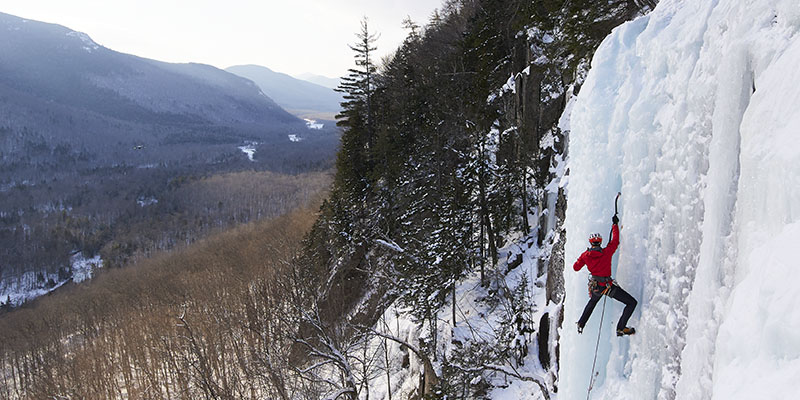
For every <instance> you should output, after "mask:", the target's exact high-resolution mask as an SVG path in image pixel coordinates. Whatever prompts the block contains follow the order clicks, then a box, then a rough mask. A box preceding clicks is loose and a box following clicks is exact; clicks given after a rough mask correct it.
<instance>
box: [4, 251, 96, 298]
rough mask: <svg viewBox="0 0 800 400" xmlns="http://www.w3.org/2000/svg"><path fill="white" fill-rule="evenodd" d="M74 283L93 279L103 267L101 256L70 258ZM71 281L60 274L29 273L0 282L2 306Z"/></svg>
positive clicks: (54, 288) (43, 292)
mask: <svg viewBox="0 0 800 400" xmlns="http://www.w3.org/2000/svg"><path fill="white" fill-rule="evenodd" d="M70 266H71V271H72V281H73V282H75V283H78V282H83V281H85V280H87V279H89V278H91V277H92V274H93V273H94V270H95V269H98V268H102V267H103V260H101V259H100V256H99V255H97V256H94V257H92V258H86V257H84V255H83V254H82V253H80V252H78V253H76V254H74V255H73V256H72V257H71V258H70ZM68 281H69V279H65V280H60V278H59V274H58V273H53V274H37V273H36V272H27V273H25V274H23V275H22V276H19V277H15V278H7V279H4V280H2V281H0V304H5V303H10V304H11V305H13V306H19V305H20V304H22V303H24V302H26V301H29V300H32V299H35V298H37V297H39V296H43V295H45V294H47V293H50V292H52V291H53V290H56V289H58V288H59V287H61V286H63V285H64V284H65V283H67V282H68Z"/></svg>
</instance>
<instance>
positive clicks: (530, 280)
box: [361, 238, 559, 400]
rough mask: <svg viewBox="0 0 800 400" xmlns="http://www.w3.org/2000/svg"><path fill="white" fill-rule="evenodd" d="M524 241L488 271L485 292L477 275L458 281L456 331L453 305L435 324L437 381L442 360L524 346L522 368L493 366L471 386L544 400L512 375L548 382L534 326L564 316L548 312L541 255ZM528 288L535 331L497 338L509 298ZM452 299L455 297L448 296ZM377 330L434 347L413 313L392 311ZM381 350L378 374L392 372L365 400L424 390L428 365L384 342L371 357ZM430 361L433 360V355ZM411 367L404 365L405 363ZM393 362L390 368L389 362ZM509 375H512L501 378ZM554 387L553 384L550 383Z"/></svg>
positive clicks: (512, 398) (515, 398)
mask: <svg viewBox="0 0 800 400" xmlns="http://www.w3.org/2000/svg"><path fill="white" fill-rule="evenodd" d="M524 240H525V238H515V240H512V241H511V244H510V245H509V246H507V247H506V248H503V249H500V250H499V254H500V259H501V261H500V263H499V264H498V265H497V267H495V268H492V267H488V268H487V278H486V281H487V282H489V284H488V285H487V286H485V287H484V286H481V280H480V272H479V271H477V270H476V271H473V273H471V274H470V275H469V276H467V277H466V278H464V279H463V280H461V281H459V284H458V285H457V287H456V325H455V328H453V324H452V303H449V301H448V304H446V305H445V306H444V307H443V308H442V309H440V310H439V313H438V316H437V323H436V325H437V326H436V329H435V332H436V335H437V337H436V339H435V342H436V343H437V354H438V355H439V357H440V358H439V359H438V360H432V362H433V366H434V369H435V370H436V373H437V375H439V376H441V372H442V371H441V368H442V366H441V362H442V358H441V357H446V358H447V359H449V360H451V361H450V362H451V363H452V360H453V359H454V352H455V351H457V350H460V349H469V347H470V346H472V347H473V348H474V350H475V351H476V352H477V353H482V352H487V350H488V349H487V348H486V346H503V347H505V346H509V345H510V344H511V343H509V342H513V341H518V343H520V346H519V347H518V348H519V349H522V348H523V347H524V348H526V349H527V355H525V356H522V357H521V362H517V361H516V360H510V361H509V362H507V363H505V364H491V365H490V367H491V368H494V370H484V371H483V372H482V373H477V374H476V377H475V378H474V379H473V381H472V382H471V384H472V385H473V386H475V385H479V384H481V383H482V382H481V381H482V380H483V379H488V381H489V382H487V383H490V384H491V386H492V387H491V388H490V389H489V393H487V395H488V396H489V398H492V399H496V400H519V399H530V400H539V399H543V398H544V397H543V396H542V394H541V390H540V389H539V387H538V386H537V385H536V384H534V383H532V382H530V381H524V380H521V379H518V378H516V377H514V376H512V375H510V374H515V375H519V376H522V377H525V378H533V379H538V380H541V381H548V379H549V378H548V376H547V372H546V371H545V370H543V369H542V367H541V365H540V363H539V360H538V354H539V353H538V351H539V350H538V347H537V343H536V332H535V331H534V329H533V328H534V325H535V324H534V323H533V321H537V322H538V321H539V319H540V318H541V316H542V314H544V313H545V312H549V313H550V315H554V314H556V313H558V312H559V310H557V309H555V308H556V307H557V306H553V305H550V306H549V307H545V306H544V304H546V299H545V290H544V285H545V280H546V278H547V276H546V275H542V276H540V277H538V278H537V270H538V267H537V262H538V258H539V255H540V252H539V249H537V248H536V246H531V247H529V246H528V244H526V243H522V244H520V242H522V241H524ZM380 242H382V245H383V246H386V247H390V248H395V249H398V250H399V248H397V247H396V246H397V245H395V244H393V243H387V242H384V241H380ZM518 255H519V256H520V257H521V261H522V262H521V263H520V264H519V265H518V266H517V267H515V268H514V269H513V270H511V271H509V272H508V273H507V274H506V273H504V272H501V271H506V270H507V268H508V265H507V261H508V260H509V259H512V258H516V257H517V256H518ZM521 285H524V286H525V290H526V292H525V293H527V299H526V300H527V301H528V302H529V305H530V306H532V307H530V308H528V307H526V310H525V313H526V319H527V323H526V324H525V326H526V327H528V328H531V329H530V330H527V329H523V330H522V331H517V332H513V329H512V332H511V333H512V334H511V335H510V337H505V338H503V337H498V332H499V331H500V328H501V324H502V320H503V319H504V317H505V318H508V317H509V316H510V315H511V314H513V310H512V305H511V304H510V303H509V301H508V300H509V295H510V294H511V292H513V291H515V290H517V291H518V290H521ZM448 299H450V297H449V296H448ZM375 329H376V330H377V331H379V332H381V333H384V334H388V335H390V336H393V337H396V338H399V339H401V340H402V341H403V342H405V343H409V344H411V345H414V346H419V343H420V341H421V340H422V341H425V342H427V343H432V342H433V340H434V339H433V338H432V337H431V330H430V326H428V324H420V323H415V322H414V321H413V320H412V319H411V317H410V310H407V309H403V308H399V307H397V306H392V307H390V308H389V309H388V310H386V312H385V313H384V314H383V317H382V318H380V320H379V322H378V324H377V325H376V326H375ZM381 346H387V349H388V351H386V353H385V354H383V355H381V356H380V357H378V359H377V361H376V364H377V365H379V368H381V369H383V368H386V365H387V364H388V369H389V371H390V375H391V376H390V377H389V378H387V376H386V375H385V374H375V375H374V376H373V378H372V379H371V380H370V382H369V391H368V393H369V394H368V395H367V392H366V391H365V392H364V393H362V395H361V398H367V396H368V397H369V398H370V399H377V400H385V399H388V398H389V395H388V392H389V388H390V387H391V392H392V398H400V399H405V398H409V396H411V395H412V394H413V393H416V391H417V390H418V388H419V384H420V380H421V377H422V374H423V363H422V360H420V359H419V358H418V357H416V356H415V354H414V353H413V351H409V350H407V349H406V348H404V347H402V346H401V345H400V344H398V343H396V342H392V341H387V340H385V339H383V338H381V337H376V338H374V339H373V340H372V342H371V345H370V348H371V349H372V350H371V352H374V353H378V354H380V353H381V352H382V350H381V349H382V347H381ZM429 356H431V355H429ZM404 359H405V360H406V364H405V365H404V361H403V360H404ZM387 360H388V362H387ZM499 370H502V371H508V372H509V373H510V374H507V373H504V372H500V371H499ZM548 384H550V385H552V382H549V381H548Z"/></svg>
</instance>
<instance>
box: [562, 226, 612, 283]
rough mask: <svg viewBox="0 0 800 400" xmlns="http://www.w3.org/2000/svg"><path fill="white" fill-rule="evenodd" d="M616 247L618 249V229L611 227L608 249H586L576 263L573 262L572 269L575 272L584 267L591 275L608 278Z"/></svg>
mask: <svg viewBox="0 0 800 400" xmlns="http://www.w3.org/2000/svg"><path fill="white" fill-rule="evenodd" d="M617 247H619V227H617V226H616V225H613V226H612V227H611V242H609V243H608V247H606V248H605V249H601V250H592V249H588V250H586V251H584V252H583V254H581V256H580V257H578V261H575V264H574V265H573V266H572V268H573V269H574V270H575V271H580V270H581V268H583V266H584V265H586V266H587V267H588V268H589V272H591V273H592V275H594V276H604V277H610V276H611V257H612V256H613V255H614V252H615V251H617Z"/></svg>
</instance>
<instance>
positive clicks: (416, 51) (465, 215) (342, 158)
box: [307, 1, 655, 399]
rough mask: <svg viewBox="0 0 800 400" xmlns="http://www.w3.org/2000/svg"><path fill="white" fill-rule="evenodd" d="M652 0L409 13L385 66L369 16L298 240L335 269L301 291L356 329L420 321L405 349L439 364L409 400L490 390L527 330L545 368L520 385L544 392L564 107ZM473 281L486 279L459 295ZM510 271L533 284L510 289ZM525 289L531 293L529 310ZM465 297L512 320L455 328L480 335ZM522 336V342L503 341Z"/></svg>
mask: <svg viewBox="0 0 800 400" xmlns="http://www.w3.org/2000/svg"><path fill="white" fill-rule="evenodd" d="M654 6H655V4H653V3H650V2H633V1H611V2H603V3H596V2H583V1H572V2H547V1H545V2H525V1H449V2H446V3H445V4H444V5H443V7H442V9H441V10H440V12H439V13H438V14H436V15H435V16H434V17H433V18H432V20H431V21H430V23H429V24H428V25H426V26H424V27H422V26H419V25H417V24H415V23H414V22H412V21H407V23H406V27H407V29H408V37H407V39H406V40H405V42H404V43H403V45H402V46H401V47H400V48H399V49H397V51H396V52H395V54H394V56H393V57H392V58H391V60H389V61H388V62H387V63H386V64H384V65H378V64H377V63H376V60H375V59H374V50H375V49H374V47H373V40H372V39H373V37H374V36H373V31H372V27H370V26H367V24H366V21H365V23H364V25H363V26H362V30H361V32H360V36H359V39H360V40H359V42H358V44H357V45H356V46H355V50H356V53H355V60H356V65H357V66H356V68H354V69H353V70H352V71H351V74H350V76H349V77H347V78H346V79H345V80H344V83H343V84H342V86H341V87H340V88H341V89H342V90H344V91H345V92H346V93H345V94H346V99H347V100H348V101H347V102H346V103H345V109H344V111H343V112H342V115H341V116H340V117H341V119H340V122H339V123H340V125H341V126H342V127H343V128H344V133H343V136H342V148H341V150H340V152H339V154H338V158H337V174H336V178H335V182H334V186H333V188H332V193H331V197H330V199H329V200H328V201H327V202H326V203H325V204H324V205H323V208H322V212H323V214H322V216H321V218H320V219H319V221H317V224H316V225H315V228H314V230H313V231H312V233H311V236H310V241H309V246H310V248H309V252H308V257H309V258H310V261H309V262H308V263H307V264H308V265H310V266H313V267H314V268H316V270H315V272H314V273H315V274H323V275H329V276H330V278H329V279H328V280H327V284H326V286H325V290H323V291H322V292H321V293H320V294H319V297H318V299H317V300H316V301H314V302H312V304H314V305H315V307H319V309H320V315H325V316H330V317H329V318H330V320H329V321H328V323H330V324H331V325H332V326H336V327H337V328H335V329H345V330H347V329H353V330H357V329H355V328H353V326H356V325H362V324H363V325H368V326H372V325H374V324H375V323H376V322H377V321H378V320H379V319H380V320H384V319H385V318H387V317H386V315H383V314H384V311H386V307H387V306H388V305H389V304H394V307H399V308H397V309H398V310H400V312H402V313H404V314H406V315H408V316H410V317H411V320H412V321H414V323H415V324H416V329H415V331H416V332H422V333H421V334H418V335H421V336H420V337H419V338H417V339H415V341H414V343H410V342H406V343H405V344H406V345H412V346H416V347H418V349H419V352H420V353H421V354H420V355H426V356H427V357H428V358H429V359H431V360H434V364H435V366H433V365H429V366H426V367H425V369H426V372H425V374H424V378H425V379H424V381H425V383H426V384H425V385H421V386H420V387H419V388H418V390H419V391H418V392H416V393H417V394H418V395H422V394H425V395H435V396H439V397H441V398H445V397H446V398H450V399H452V398H480V397H482V396H487V393H489V392H490V391H491V390H492V388H493V387H494V386H496V385H498V384H499V383H498V381H497V379H500V380H501V381H502V380H503V379H506V378H508V377H509V376H512V375H513V374H512V373H510V372H508V371H510V370H512V369H513V368H515V367H519V364H518V363H519V362H520V361H521V360H522V359H523V358H524V357H521V356H519V355H517V356H514V355H513V354H514V351H516V350H515V346H516V347H517V348H518V349H520V348H522V347H524V348H525V349H526V350H525V351H527V341H529V340H534V337H538V338H539V339H540V342H539V344H540V346H539V347H538V352H539V362H540V364H541V365H540V366H539V367H538V369H536V368H534V371H536V373H537V374H538V376H539V377H538V378H535V379H534V378H532V377H530V376H528V377H527V378H528V379H530V380H536V381H538V382H539V383H540V384H541V388H542V393H543V395H545V396H546V395H547V393H549V392H555V391H556V390H557V386H556V382H555V377H556V371H557V368H558V366H557V364H556V363H555V361H556V360H557V355H558V351H559V350H558V348H557V345H556V343H557V334H558V330H557V329H558V327H560V325H561V322H562V321H561V318H562V317H561V309H560V307H559V304H561V302H562V301H563V295H564V291H563V273H562V270H563V265H564V264H563V263H564V260H563V257H564V256H563V245H564V239H565V238H564V235H563V230H562V228H561V226H562V223H563V216H564V211H565V207H566V203H565V192H564V184H565V178H564V176H565V174H566V171H565V169H566V168H565V164H564V160H565V156H566V147H565V143H566V139H567V136H568V135H569V131H568V129H569V124H568V120H564V119H561V118H562V114H563V112H564V110H565V107H567V104H568V103H569V100H570V99H571V98H572V96H574V95H575V94H576V93H577V92H578V91H579V90H580V86H581V83H582V82H583V78H584V76H585V74H586V72H587V70H588V67H589V60H590V59H591V57H592V54H593V52H594V50H595V48H596V47H597V46H598V45H599V43H600V41H601V40H602V39H603V38H604V37H605V36H606V35H607V34H608V33H609V32H610V31H611V29H612V28H614V27H615V26H617V25H619V24H620V23H622V22H624V21H626V20H629V19H631V18H633V17H634V16H636V15H640V14H642V13H644V12H647V11H648V10H650V9H651V8H652V7H654ZM523 259H525V260H530V259H533V260H534V261H533V264H532V265H527V266H528V267H529V268H530V271H526V272H525V274H523V275H524V276H523V277H520V276H519V275H514V276H513V277H510V278H509V280H508V281H507V280H506V276H507V274H509V273H510V271H512V270H514V269H515V268H516V267H517V266H519V265H520V264H521V263H522V262H523ZM518 272H519V271H517V272H514V274H518ZM476 274H477V275H478V276H479V279H478V285H479V286H480V287H476V288H475V289H474V293H473V294H464V293H460V294H457V293H456V290H457V288H458V287H459V284H460V283H462V282H464V281H465V280H469V279H470V278H469V277H470V276H474V275H476ZM519 279H524V280H525V281H526V282H527V283H526V284H525V285H522V286H521V287H518V289H519V290H516V289H514V287H517V283H516V282H517V280H519ZM534 283H535V285H534ZM528 285H530V286H529V287H526V286H528ZM531 291H535V292H536V293H538V294H542V296H541V298H540V299H539V300H538V301H539V304H531V302H532V298H530V297H529V296H531ZM463 296H472V297H475V298H476V299H477V300H476V301H477V303H480V304H483V306H482V307H483V310H484V311H483V312H489V313H494V314H497V313H499V312H500V309H505V310H506V311H504V312H503V313H502V314H505V315H506V316H505V317H503V318H504V319H503V320H504V321H505V322H502V321H495V322H497V324H498V325H497V326H495V328H496V330H495V331H494V332H491V333H490V334H488V335H477V336H476V335H475V332H474V331H473V333H472V334H471V335H469V334H467V335H466V336H463V335H460V334H459V333H458V332H459V331H460V329H461V328H462V327H465V326H469V329H470V330H472V329H473V326H472V325H469V321H468V320H469V319H471V317H467V316H466V315H464V314H463V313H464V312H465V311H464V310H463V309H458V308H459V306H457V305H458V303H460V302H461V298H462V297H463ZM525 304H527V306H525ZM548 305H551V306H548ZM545 306H548V307H549V308H548V309H547V310H545ZM446 309H447V310H449V311H447V312H443V310H446ZM487 310H488V311H487ZM534 310H538V311H534ZM331 311H335V312H331ZM345 315H346V317H344V316H345ZM482 315H483V314H482ZM514 321H516V322H514ZM523 321H527V322H525V323H523ZM501 326H502V327H503V328H501ZM523 326H525V328H524V329H523ZM332 329H333V328H332ZM465 329H466V328H465ZM523 330H525V332H523ZM392 331H393V332H397V333H395V334H396V335H399V332H400V331H402V329H400V328H398V329H392ZM533 332H535V335H531V333H533ZM523 336H524V337H526V338H527V339H525V341H526V344H525V345H524V346H522V345H521V344H519V343H517V344H515V343H514V342H515V340H516V339H515V338H517V337H523ZM548 337H549V339H548ZM408 340H410V339H408ZM444 340H447V341H448V342H449V343H443V341H444ZM384 346H385V344H384ZM323 359H324V357H323ZM420 363H422V364H425V363H424V362H423V361H420ZM356 364H357V363H356ZM387 364H388V361H387ZM489 366H494V367H493V368H495V369H498V368H500V369H503V371H505V372H498V371H496V370H495V371H493V372H492V371H491V370H492V368H490V367H489ZM498 366H500V367H498ZM428 367H430V368H433V369H435V370H437V371H433V370H430V371H429V370H428V369H429V368H428ZM529 367H530V366H529ZM340 368H341V369H342V371H340V372H342V373H343V376H347V370H348V368H345V367H340ZM386 368H388V366H387V367H386ZM411 371H413V369H412V370H411ZM409 373H410V374H411V375H412V376H414V374H415V373H414V372H409ZM387 374H388V373H387ZM436 375H438V376H436ZM517 375H519V373H518V372H517ZM387 379H388V378H387ZM405 379H406V380H407V379H409V378H405ZM432 380H433V381H435V382H441V383H440V384H438V385H437V384H435V382H432ZM476 382H482V383H481V384H475V383H476ZM372 383H373V384H374V382H372ZM364 384H366V385H368V383H367V382H365V383H364ZM384 384H385V383H384ZM337 385H338V387H337ZM389 386H391V385H389ZM348 388H349V390H351V391H352V392H353V396H356V395H357V394H358V393H361V394H363V392H364V390H366V389H364V388H362V387H359V386H357V385H353V383H352V382H348V381H346V380H345V381H342V382H339V383H337V384H335V385H334V388H332V389H331V390H348ZM388 392H391V390H388ZM406 393H408V392H406Z"/></svg>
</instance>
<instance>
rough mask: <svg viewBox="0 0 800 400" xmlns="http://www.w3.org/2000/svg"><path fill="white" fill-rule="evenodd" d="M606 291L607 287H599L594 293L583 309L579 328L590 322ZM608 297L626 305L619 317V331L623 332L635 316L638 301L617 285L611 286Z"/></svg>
mask: <svg viewBox="0 0 800 400" xmlns="http://www.w3.org/2000/svg"><path fill="white" fill-rule="evenodd" d="M604 289H605V287H603V286H598V289H597V290H593V291H592V297H591V298H590V299H589V302H588V303H586V308H584V309H583V315H581V319H580V320H578V325H579V326H581V327H582V326H584V325H586V321H588V320H589V317H590V316H591V315H592V311H594V306H596V305H597V302H598V301H600V298H601V297H603V290H604ZM607 295H608V297H611V298H612V299H614V300H617V301H620V302H622V303H623V304H625V309H624V310H622V316H621V317H619V322H618V323H617V330H622V329H624V328H625V327H626V326H628V319H630V318H631V314H633V310H634V309H635V308H636V304H637V302H636V299H634V298H633V296H631V295H630V294H628V292H626V291H624V290H623V289H622V288H621V287H619V286H617V285H616V284H615V285H613V286H611V289H609V290H608V294H607Z"/></svg>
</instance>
